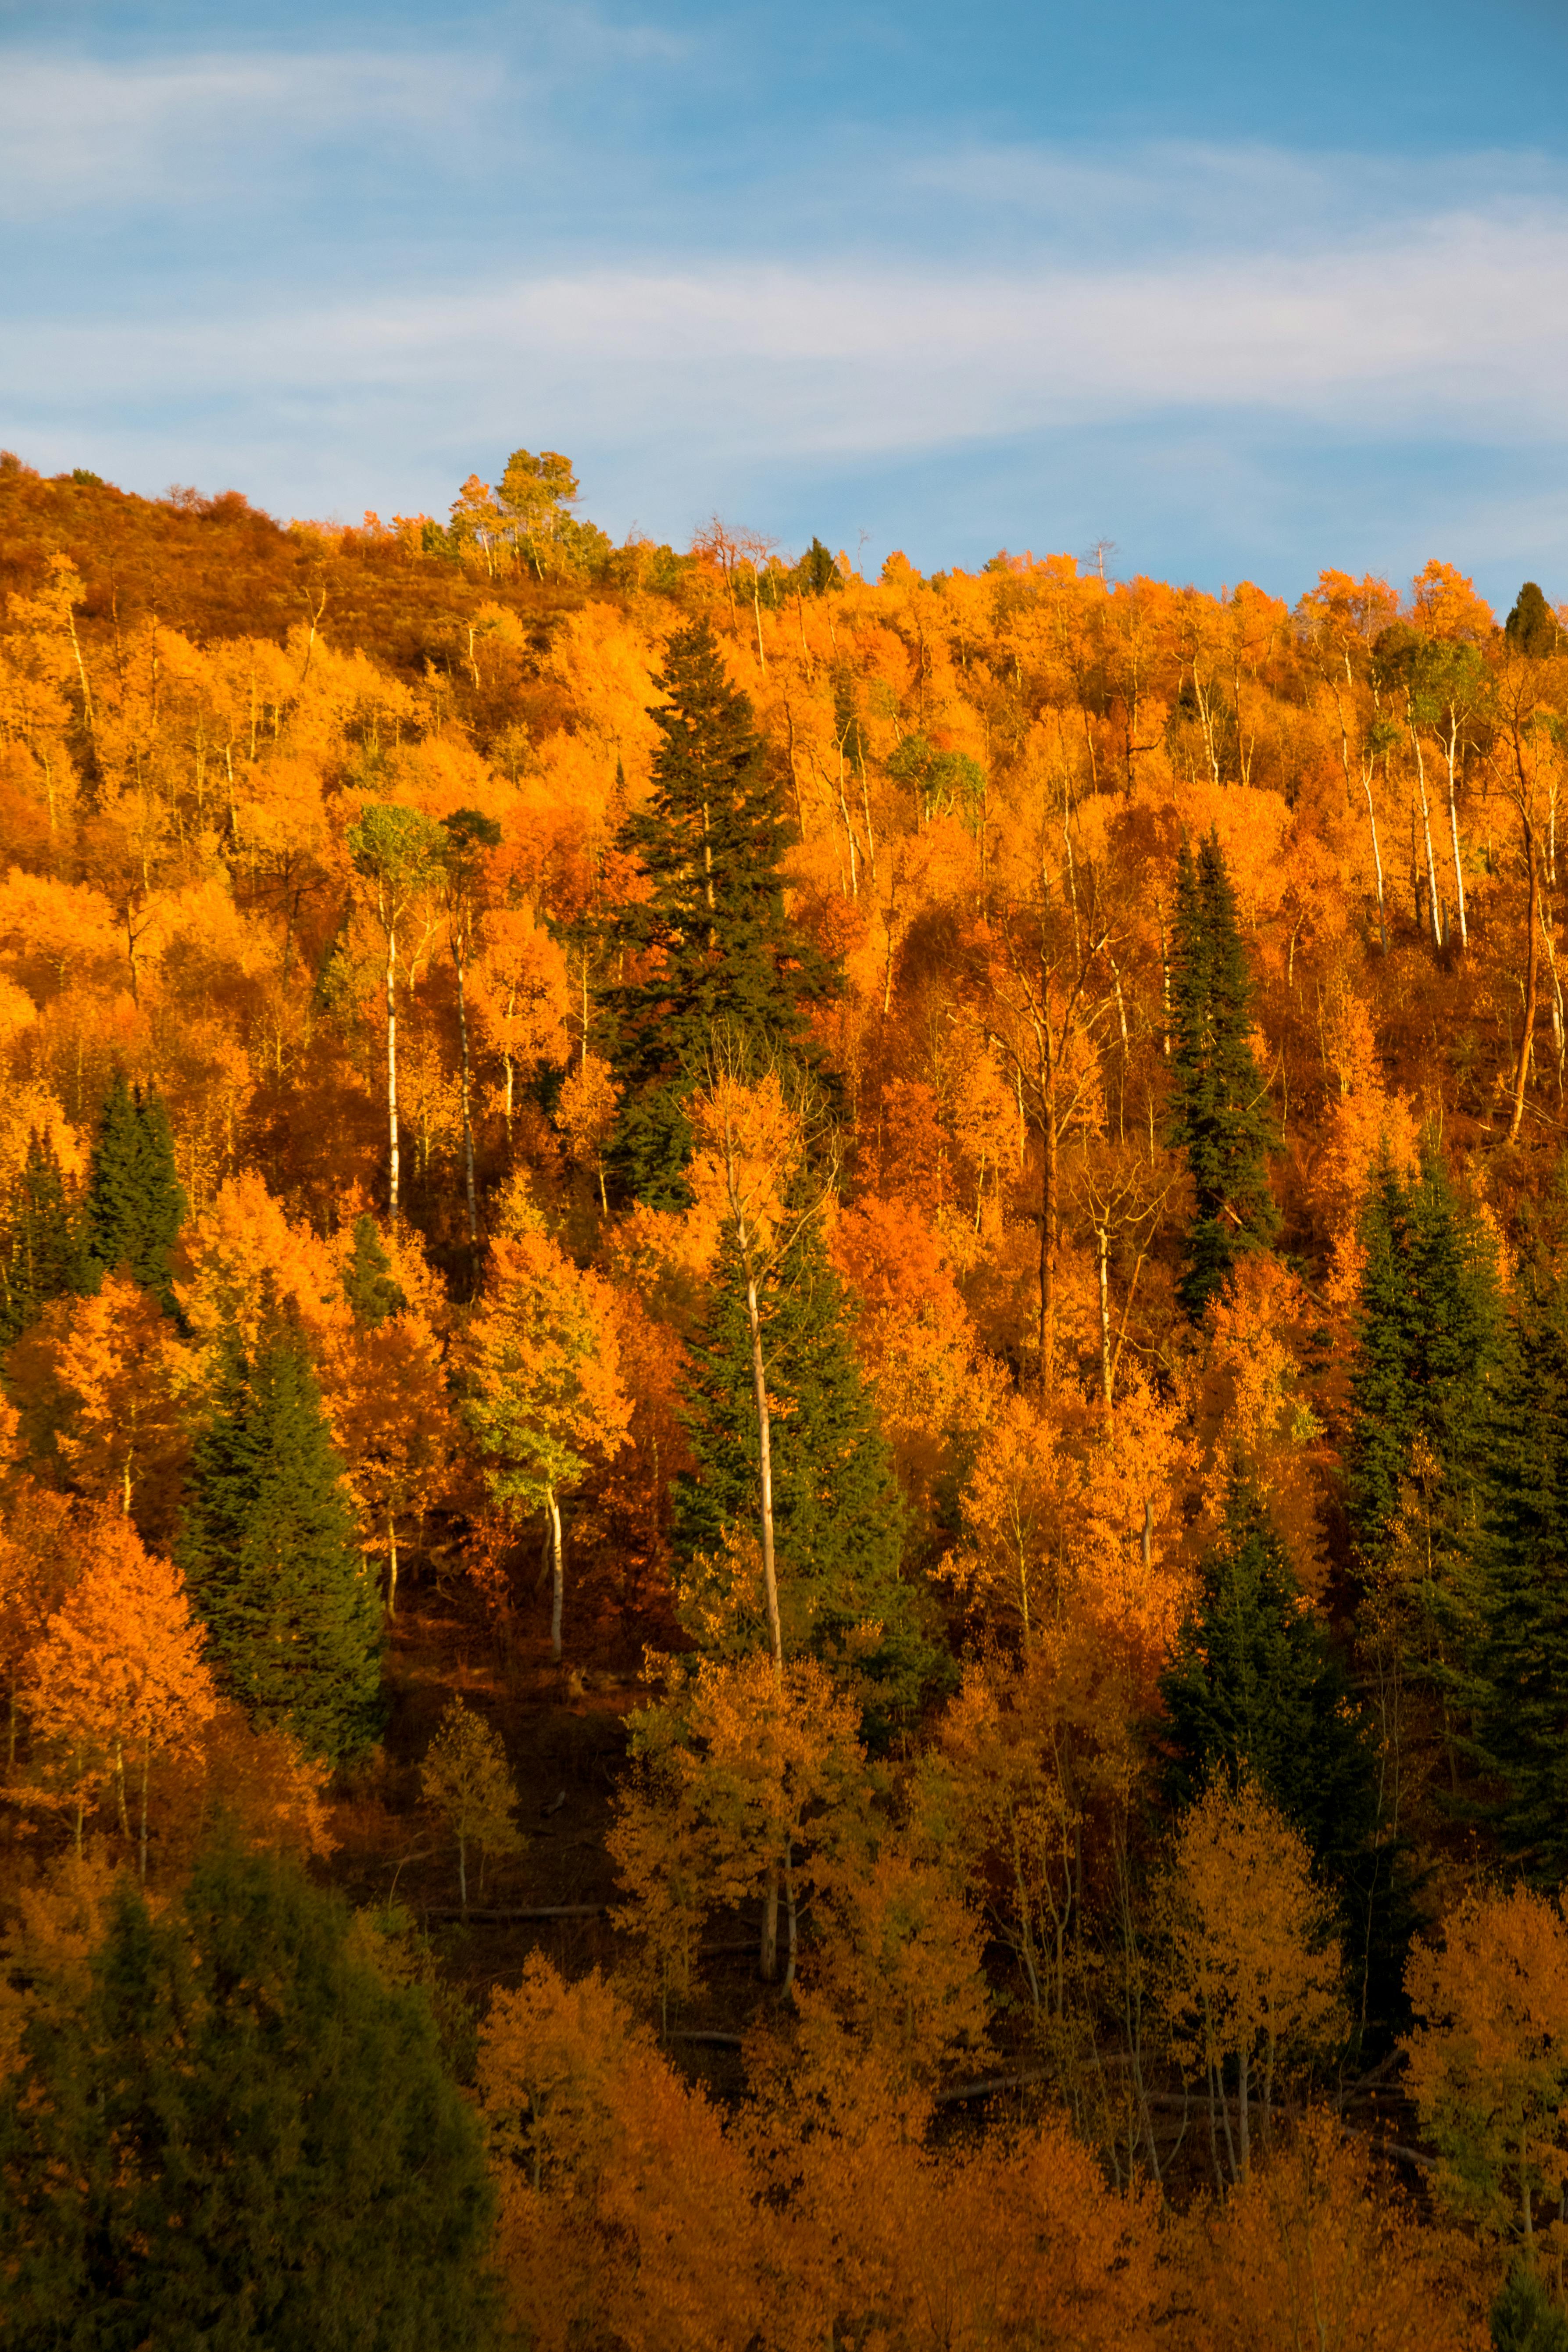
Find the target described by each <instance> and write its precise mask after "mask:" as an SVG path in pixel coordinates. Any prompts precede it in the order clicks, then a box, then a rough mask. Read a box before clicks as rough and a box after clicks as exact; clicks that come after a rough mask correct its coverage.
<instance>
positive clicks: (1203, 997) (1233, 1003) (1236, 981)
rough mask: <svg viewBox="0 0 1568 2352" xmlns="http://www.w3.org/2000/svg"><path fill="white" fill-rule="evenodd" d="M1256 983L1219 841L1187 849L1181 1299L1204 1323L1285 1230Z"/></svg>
mask: <svg viewBox="0 0 1568 2352" xmlns="http://www.w3.org/2000/svg"><path fill="white" fill-rule="evenodd" d="M1252 1000H1253V987H1252V977H1251V974H1250V973H1249V971H1248V970H1247V953H1246V950H1245V949H1244V948H1243V946H1242V943H1241V932H1240V929H1239V927H1238V925H1237V919H1236V901H1235V899H1234V898H1233V897H1232V895H1231V887H1230V879H1229V877H1228V876H1227V874H1226V870H1225V860H1224V858H1223V856H1221V854H1220V846H1219V841H1218V838H1217V836H1216V835H1213V834H1211V835H1210V836H1209V838H1208V839H1207V840H1206V841H1205V843H1204V844H1203V845H1202V846H1201V847H1200V849H1199V851H1198V854H1197V856H1196V858H1195V859H1194V856H1193V855H1192V853H1191V851H1190V850H1189V849H1188V848H1187V846H1186V845H1185V844H1184V845H1183V847H1182V855H1181V863H1180V866H1179V867H1178V869H1177V877H1176V909H1175V921H1174V924H1173V940H1172V948H1171V1076H1172V1099H1171V1124H1170V1130H1169V1132H1170V1140H1171V1142H1172V1143H1173V1144H1174V1145H1176V1146H1177V1147H1179V1148H1180V1149H1181V1150H1184V1151H1185V1153H1186V1155H1187V1165H1188V1167H1189V1168H1190V1169H1191V1171H1192V1178H1193V1190H1194V1195H1195V1200H1194V1212H1195V1213H1194V1221H1193V1226H1192V1230H1191V1232H1190V1233H1189V1234H1188V1235H1187V1243H1186V1258H1187V1264H1186V1271H1185V1272H1184V1275H1183V1277H1182V1281H1181V1285H1180V1287H1179V1290H1178V1294H1177V1295H1178V1297H1180V1299H1181V1302H1182V1304H1183V1306H1184V1307H1185V1308H1186V1310H1187V1313H1188V1314H1189V1315H1190V1316H1192V1317H1193V1318H1194V1320H1196V1319H1197V1318H1198V1317H1200V1316H1201V1315H1202V1314H1203V1311H1204V1309H1205V1307H1206V1306H1207V1305H1208V1303H1209V1300H1210V1299H1211V1298H1212V1297H1214V1296H1215V1293H1216V1292H1217V1291H1219V1290H1220V1289H1222V1288H1223V1287H1224V1286H1225V1283H1226V1278H1227V1277H1228V1276H1229V1274H1230V1270H1231V1268H1232V1266H1233V1265H1235V1264H1236V1261H1237V1258H1238V1257H1239V1256H1241V1255H1243V1253H1244V1252H1246V1251H1247V1250H1253V1249H1259V1248H1263V1247H1266V1246H1267V1244H1268V1243H1269V1242H1270V1241H1271V1240H1272V1239H1273V1236H1274V1234H1275V1232H1276V1230H1277V1229H1278V1226H1279V1211H1278V1210H1277V1209H1276V1207H1275V1205H1274V1196H1273V1194H1272V1193H1271V1192H1270V1191H1269V1189H1268V1154H1269V1151H1270V1150H1272V1149H1273V1147H1274V1145H1275V1143H1276V1142H1277V1140H1278V1129H1277V1127H1276V1124H1275V1120H1274V1115H1273V1112H1272V1111H1271V1109H1270V1108H1269V1105H1268V1095H1267V1092H1266V1090H1265V1087H1264V1083H1263V1079H1262V1077H1261V1076H1260V1075H1259V1073H1258V1065H1257V1063H1256V1061H1255V1060H1254V1059H1253V1054H1252V1045H1251V1032H1252Z"/></svg>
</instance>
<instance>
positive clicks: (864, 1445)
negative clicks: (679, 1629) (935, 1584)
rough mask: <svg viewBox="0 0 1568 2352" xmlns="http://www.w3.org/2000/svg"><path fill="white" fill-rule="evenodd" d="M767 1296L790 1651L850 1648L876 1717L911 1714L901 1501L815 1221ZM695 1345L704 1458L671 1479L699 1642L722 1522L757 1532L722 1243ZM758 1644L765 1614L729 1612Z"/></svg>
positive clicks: (910, 1598)
mask: <svg viewBox="0 0 1568 2352" xmlns="http://www.w3.org/2000/svg"><path fill="white" fill-rule="evenodd" d="M760 1304H761V1308H762V1323H763V1360H764V1362H765V1364H766V1366H767V1387H768V1399H769V1421H770V1430H771V1438H772V1458H773V1531H774V1544H775V1549H776V1554H777V1562H778V1587H779V1616H780V1621H781V1624H782V1628H783V1633H784V1648H785V1651H786V1653H794V1654H800V1653H802V1652H805V1651H810V1652H813V1653H815V1654H817V1655H819V1656H822V1657H825V1658H828V1659H842V1658H845V1657H846V1656H847V1655H848V1654H849V1653H850V1652H851V1651H856V1652H857V1660H856V1667H857V1672H858V1675H863V1676H864V1677H865V1678H866V1679H867V1680H868V1682H869V1683H871V1684H873V1685H879V1696H878V1710H879V1712H892V1711H895V1710H897V1709H900V1708H907V1707H909V1706H912V1705H913V1704H914V1702H915V1700H916V1699H917V1698H918V1696H919V1693H920V1689H921V1684H922V1683H923V1682H924V1681H925V1680H926V1679H927V1678H928V1677H929V1675H930V1673H931V1669H932V1665H933V1663H934V1659H933V1654H932V1652H931V1648H930V1646H929V1644H928V1643H926V1641H925V1640H924V1638H923V1636H922V1634H921V1631H920V1628H919V1625H918V1622H917V1615H918V1612H917V1610H916V1608H915V1604H914V1595H913V1593H912V1591H911V1590H910V1587H909V1586H908V1585H907V1584H906V1583H904V1582H903V1581H902V1580H901V1578H900V1562H901V1558H902V1549H903V1544H902V1538H903V1526H902V1521H903V1509H902V1503H901V1500H900V1495H899V1490H898V1485H897V1481H896V1479H895V1476H894V1473H893V1468H892V1463H891V1459H890V1457H889V1452H888V1447H887V1444H886V1442H885V1441H884V1439H883V1437H882V1434H881V1432H880V1430H879V1428H878V1426H877V1418H876V1412H875V1410H874V1408H873V1406H872V1402H871V1400H870V1397H869V1396H868V1393H867V1390H866V1385H865V1382H864V1381H863V1379H862V1378H861V1374H860V1370H859V1366H858V1363H857V1362H856V1359H855V1352H854V1346H853V1338H852V1327H851V1319H850V1308H849V1304H848V1301H847V1298H846V1297H845V1294H844V1290H843V1287H842V1286H841V1284H840V1283H839V1281H838V1279H837V1276H836V1275H835V1274H834V1272H833V1270H832V1268H831V1267H830V1266H829V1265H828V1263H827V1259H826V1253H825V1252H824V1250H823V1246H822V1241H821V1236H820V1234H819V1232H818V1231H817V1229H816V1223H815V1221H808V1222H807V1223H805V1225H804V1226H803V1227H802V1228H801V1230H800V1231H799V1232H798V1233H797V1234H796V1236H795V1241H794V1243H793V1244H792V1245H791V1247H790V1249H789V1251H788V1252H787V1254H786V1255H785V1256H784V1260H783V1262H782V1264H780V1265H777V1266H776V1267H775V1268H774V1269H773V1273H772V1274H771V1276H770V1277H769V1279H768V1281H767V1283H766V1285H765V1286H764V1287H763V1293H762V1297H761V1301H760ZM690 1354H691V1363H692V1382H691V1386H690V1388H689V1391H688V1401H687V1412H686V1414H685V1416H684V1418H685V1421H686V1426H687V1429H688V1432H689V1436H690V1440H691V1447H692V1451H693V1453H694V1454H695V1455H696V1457H697V1467H696V1469H695V1471H694V1472H692V1473H690V1474H689V1475H686V1476H683V1477H681V1478H679V1479H678V1480H677V1482H676V1493H675V1505H676V1545H677V1550H678V1552H679V1557H680V1559H681V1560H682V1563H683V1565H684V1567H685V1569H686V1570H687V1574H688V1579H689V1587H690V1591H691V1605H690V1607H689V1611H688V1616H689V1630H691V1631H692V1632H693V1633H696V1634H698V1635H699V1637H700V1638H703V1637H705V1636H706V1629H707V1628H708V1627H709V1626H710V1624H711V1623H712V1622H713V1620H714V1617H715V1614H716V1613H717V1614H718V1615H723V1614H724V1613H725V1603H726V1601H727V1599H728V1596H727V1594H726V1593H725V1592H724V1591H723V1590H722V1589H721V1588H722V1587H723V1584H724V1579H725V1554H724V1533H725V1530H726V1529H727V1528H731V1529H733V1530H735V1531H736V1532H737V1533H739V1534H742V1535H752V1534H754V1532H755V1530H756V1527H757V1511H758V1501H757V1496H758V1464H759V1454H760V1446H759V1440H758V1433H757V1413H756V1401H755V1391H754V1390H753V1387H752V1353H751V1333H750V1327H749V1324H748V1321H747V1316H746V1305H745V1284H744V1279H743V1277H742V1273H741V1270H740V1267H739V1265H738V1264H737V1262H736V1260H735V1258H734V1256H733V1255H732V1254H731V1253H728V1252H727V1253H726V1254H725V1255H723V1256H722V1257H721V1261H720V1265H719V1267H718V1269H717V1272H716V1275H715V1279H714V1285H713V1290H712V1296H711V1300H710V1307H709V1312H708V1317H707V1320H706V1323H705V1325H704V1328H703V1329H702V1330H701V1332H700V1334H699V1336H698V1338H697V1339H696V1340H695V1341H694V1343H693V1345H692V1348H691V1351H690ZM758 1600H759V1606H760V1596H758ZM716 1601H717V1602H718V1604H719V1605H718V1609H717V1612H716V1611H715V1606H714V1604H715V1602H716ZM867 1624H872V1625H879V1626H880V1628H881V1631H880V1633H879V1635H878V1636H877V1637H876V1639H875V1640H874V1642H873V1643H870V1645H869V1646H868V1648H866V1650H865V1654H863V1655H860V1654H858V1652H859V1648H860V1645H859V1644H858V1643H857V1641H856V1635H857V1631H858V1628H860V1627H862V1626H865V1625H867ZM766 1638H767V1637H766V1630H765V1627H764V1625H763V1621H762V1618H761V1616H760V1614H758V1615H757V1616H756V1617H755V1620H754V1622H753V1620H752V1617H751V1616H749V1615H746V1614H744V1613H742V1616H741V1617H740V1618H739V1619H738V1620H737V1621H736V1622H735V1625H734V1641H735V1643H736V1645H737V1646H738V1647H739V1648H741V1649H750V1648H752V1647H754V1646H756V1644H757V1642H758V1641H759V1640H760V1641H762V1642H763V1643H765V1641H766Z"/></svg>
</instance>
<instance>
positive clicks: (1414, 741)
mask: <svg viewBox="0 0 1568 2352" xmlns="http://www.w3.org/2000/svg"><path fill="white" fill-rule="evenodd" d="M1410 748H1411V750H1412V751H1414V752H1415V782H1416V786H1417V788H1418V790H1419V792H1420V795H1421V831H1422V834H1423V835H1424V837H1425V839H1426V904H1427V907H1428V908H1429V910H1430V912H1431V916H1432V944H1433V946H1434V947H1435V948H1440V947H1441V946H1442V944H1443V909H1442V906H1441V904H1440V902H1439V900H1438V898H1437V860H1436V857H1435V856H1433V853H1432V811H1431V807H1430V804H1429V803H1428V802H1427V798H1426V761H1425V760H1424V759H1423V758H1422V756H1421V738H1420V736H1419V735H1418V734H1417V733H1416V731H1415V721H1414V720H1412V721H1411V726H1410Z"/></svg>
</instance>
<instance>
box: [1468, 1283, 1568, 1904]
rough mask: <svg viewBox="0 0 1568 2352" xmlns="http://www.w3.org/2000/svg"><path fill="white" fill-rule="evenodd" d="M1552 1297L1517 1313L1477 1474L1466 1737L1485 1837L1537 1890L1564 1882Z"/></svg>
mask: <svg viewBox="0 0 1568 2352" xmlns="http://www.w3.org/2000/svg"><path fill="white" fill-rule="evenodd" d="M1565 1311H1568V1302H1565V1301H1564V1299H1563V1296H1562V1294H1561V1292H1554V1293H1552V1295H1551V1296H1549V1297H1546V1298H1545V1299H1542V1300H1536V1301H1531V1302H1530V1303H1529V1304H1528V1305H1526V1306H1525V1307H1523V1308H1522V1309H1521V1313H1520V1315H1519V1317H1518V1318H1517V1320H1516V1323H1515V1326H1514V1329H1513V1332H1512V1334H1511V1340H1510V1347H1509V1350H1508V1360H1507V1365H1506V1369H1505V1371H1504V1373H1503V1376H1502V1378H1501V1380H1500V1382H1499V1394H1498V1400H1497V1413H1496V1418H1495V1422H1494V1424H1493V1431H1492V1442H1491V1448H1490V1460H1489V1536H1490V1543H1489V1549H1488V1557H1487V1562H1486V1574H1485V1578H1484V1580H1483V1583H1482V1588H1481V1590H1482V1600H1481V1610H1482V1616H1483V1620H1484V1626H1485V1632H1484V1638H1483V1642H1482V1644H1481V1648H1480V1654H1479V1674H1478V1681H1479V1691H1480V1697H1479V1706H1478V1710H1477V1712H1478V1717H1479V1720H1478V1727H1477V1728H1478V1736H1479V1748H1480V1752H1481V1759H1482V1762H1483V1765H1484V1767H1485V1768H1486V1769H1488V1770H1489V1772H1490V1773H1492V1774H1495V1776H1496V1777H1497V1779H1498V1780H1499V1781H1500V1783H1501V1786H1502V1797H1501V1801H1500V1807H1499V1813H1498V1822H1497V1828H1498V1832H1499V1836H1500V1843H1501V1844H1502V1847H1503V1850H1504V1852H1505V1853H1507V1855H1508V1856H1509V1859H1510V1862H1512V1863H1514V1864H1517V1865H1518V1866H1520V1867H1521V1868H1522V1870H1523V1871H1524V1872H1525V1874H1527V1875H1528V1876H1529V1877H1530V1878H1531V1879H1532V1880H1533V1881H1534V1882H1535V1883H1536V1884H1537V1885H1542V1886H1548V1887H1556V1886H1559V1885H1562V1884H1563V1880H1564V1879H1568V1329H1565V1328H1564V1318H1565Z"/></svg>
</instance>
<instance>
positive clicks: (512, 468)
mask: <svg viewBox="0 0 1568 2352" xmlns="http://www.w3.org/2000/svg"><path fill="white" fill-rule="evenodd" d="M579 495H580V493H579V490H578V487H577V477H576V475H575V474H574V472H573V471H572V460H571V458H570V457H563V456H562V455H561V452H560V450H559V449H542V450H541V451H540V452H539V454H538V456H537V457H535V455H534V454H533V452H532V450H531V449H514V450H513V451H512V453H511V456H510V457H509V458H508V459H507V461H506V468H505V471H504V472H503V473H502V475H501V478H500V481H499V482H498V483H497V484H496V502H497V504H498V505H499V507H500V510H501V514H502V516H503V517H504V518H505V520H504V523H503V526H502V528H503V529H504V530H505V532H506V534H507V537H508V538H509V539H510V541H512V543H513V545H514V546H515V547H516V548H517V551H518V552H519V554H520V555H521V558H522V559H523V561H524V562H528V563H531V565H532V566H533V569H534V571H535V572H536V573H537V574H538V576H539V578H540V579H541V580H542V579H543V578H544V576H545V573H546V572H550V571H552V570H554V569H556V568H557V564H558V559H559V556H560V554H561V551H562V545H563V540H564V539H565V537H566V535H567V533H568V531H569V529H570V525H571V521H572V516H571V511H570V509H572V508H573V507H574V506H575V505H576V503H577V500H578V497H579Z"/></svg>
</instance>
